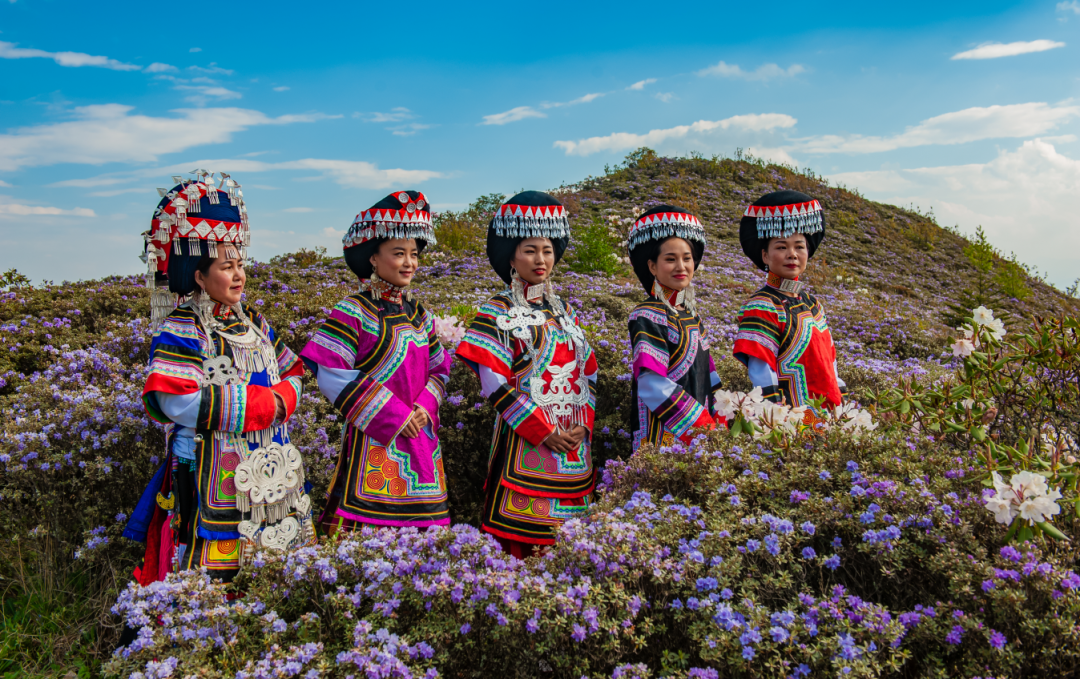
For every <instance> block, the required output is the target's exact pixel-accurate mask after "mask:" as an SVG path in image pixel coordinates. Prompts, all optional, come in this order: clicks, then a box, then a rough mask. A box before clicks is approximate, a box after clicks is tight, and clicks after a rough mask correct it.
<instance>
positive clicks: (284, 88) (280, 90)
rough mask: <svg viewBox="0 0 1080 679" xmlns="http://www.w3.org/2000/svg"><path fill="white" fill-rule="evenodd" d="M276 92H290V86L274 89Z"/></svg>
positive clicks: (280, 86)
mask: <svg viewBox="0 0 1080 679" xmlns="http://www.w3.org/2000/svg"><path fill="white" fill-rule="evenodd" d="M274 91H275V92H288V91H289V86H288V85H278V86H277V87H275V88H274Z"/></svg>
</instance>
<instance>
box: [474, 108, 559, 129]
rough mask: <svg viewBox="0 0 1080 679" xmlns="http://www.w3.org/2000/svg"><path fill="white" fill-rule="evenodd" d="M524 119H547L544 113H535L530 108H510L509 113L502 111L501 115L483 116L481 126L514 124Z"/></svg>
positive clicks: (535, 111)
mask: <svg viewBox="0 0 1080 679" xmlns="http://www.w3.org/2000/svg"><path fill="white" fill-rule="evenodd" d="M526 118H547V114H546V113H541V112H540V111H537V110H536V109H534V108H533V107H532V106H518V107H517V108H512V109H510V110H509V111H503V112H502V113H493V114H491V115H489V116H484V122H482V123H480V124H481V125H505V124H507V123H516V122H517V121H519V120H525V119H526Z"/></svg>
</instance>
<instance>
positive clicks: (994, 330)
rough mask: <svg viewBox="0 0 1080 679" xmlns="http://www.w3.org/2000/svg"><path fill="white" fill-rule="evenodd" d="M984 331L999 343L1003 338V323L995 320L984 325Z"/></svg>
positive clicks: (997, 319) (998, 319)
mask: <svg viewBox="0 0 1080 679" xmlns="http://www.w3.org/2000/svg"><path fill="white" fill-rule="evenodd" d="M986 329H987V330H989V331H990V335H991V336H992V337H993V338H994V339H996V340H998V341H999V342H1000V341H1001V338H1002V337H1004V336H1005V323H1004V322H1002V320H1001V319H1000V318H995V319H993V320H991V321H990V322H989V323H986Z"/></svg>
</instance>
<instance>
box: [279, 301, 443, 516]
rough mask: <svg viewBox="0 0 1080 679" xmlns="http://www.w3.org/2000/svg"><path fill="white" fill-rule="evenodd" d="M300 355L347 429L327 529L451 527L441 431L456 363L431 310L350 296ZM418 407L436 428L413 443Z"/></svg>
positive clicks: (411, 304)
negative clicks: (338, 522) (331, 525)
mask: <svg viewBox="0 0 1080 679" xmlns="http://www.w3.org/2000/svg"><path fill="white" fill-rule="evenodd" d="M300 355H301V356H302V357H303V359H304V362H305V363H307V365H308V367H309V368H311V370H312V372H314V373H315V374H316V377H317V378H318V382H319V389H320V391H322V393H323V395H325V396H326V397H327V398H328V399H329V400H330V402H331V403H333V404H334V407H335V408H336V409H337V410H338V411H339V412H340V413H341V414H342V415H343V416H344V418H345V422H346V425H345V432H344V436H343V439H342V448H341V455H340V458H339V460H338V467H337V471H336V472H335V477H334V482H333V484H332V485H331V488H330V495H329V500H330V502H329V504H328V506H327V514H324V519H323V520H324V521H326V520H327V517H328V516H335V515H336V516H338V517H341V518H343V519H349V520H353V521H358V522H362V523H370V524H377V525H387V526H431V525H445V524H448V523H450V514H449V510H448V508H447V496H446V475H445V473H444V471H443V460H442V448H441V447H440V446H439V437H438V431H439V406H440V405H441V404H442V402H443V399H444V398H445V396H446V384H447V382H448V381H449V379H450V365H451V360H452V357H451V356H450V355H449V354H447V352H446V351H444V350H443V347H442V344H440V343H439V339H438V336H437V335H436V334H435V330H434V325H433V318H432V316H431V314H430V313H428V311H427V310H426V309H425V308H424V307H423V305H421V304H419V303H414V302H412V301H409V300H407V299H402V298H401V297H400V295H385V296H381V297H379V298H378V299H377V300H373V299H372V298H371V295H370V293H357V294H354V295H350V296H349V297H346V298H345V299H343V300H341V302H339V303H338V304H337V306H335V307H334V310H333V311H332V312H331V314H330V318H329V319H327V320H326V322H325V323H323V325H322V327H321V328H319V330H318V331H317V332H316V333H315V335H314V336H313V337H312V338H311V341H310V342H308V344H307V346H306V347H304V350H303V351H302V352H300ZM415 406H419V407H421V408H423V409H424V411H425V412H426V413H427V416H428V418H429V423H428V425H427V426H426V427H424V429H423V431H421V432H420V434H419V435H418V436H417V437H416V438H409V437H407V436H405V435H404V434H402V431H403V430H404V428H405V425H406V424H407V423H408V422H409V420H410V418H411V417H412V414H413V408H414V407H415Z"/></svg>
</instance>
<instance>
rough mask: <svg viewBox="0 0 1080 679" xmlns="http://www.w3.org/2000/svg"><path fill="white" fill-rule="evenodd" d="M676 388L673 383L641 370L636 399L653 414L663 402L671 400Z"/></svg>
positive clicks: (651, 372)
mask: <svg viewBox="0 0 1080 679" xmlns="http://www.w3.org/2000/svg"><path fill="white" fill-rule="evenodd" d="M676 388H678V385H676V384H675V383H674V382H672V381H671V380H669V379H668V378H666V377H661V376H660V375H657V374H656V373H654V372H653V371H651V370H642V371H641V374H639V375H638V385H637V390H638V391H637V393H638V398H640V399H641V402H642V403H644V404H645V407H646V408H648V409H649V410H651V411H653V412H656V409H657V408H659V407H660V406H661V405H663V403H664V401H666V400H668V399H669V398H671V396H672V395H673V394H674V393H675V389H676Z"/></svg>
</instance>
